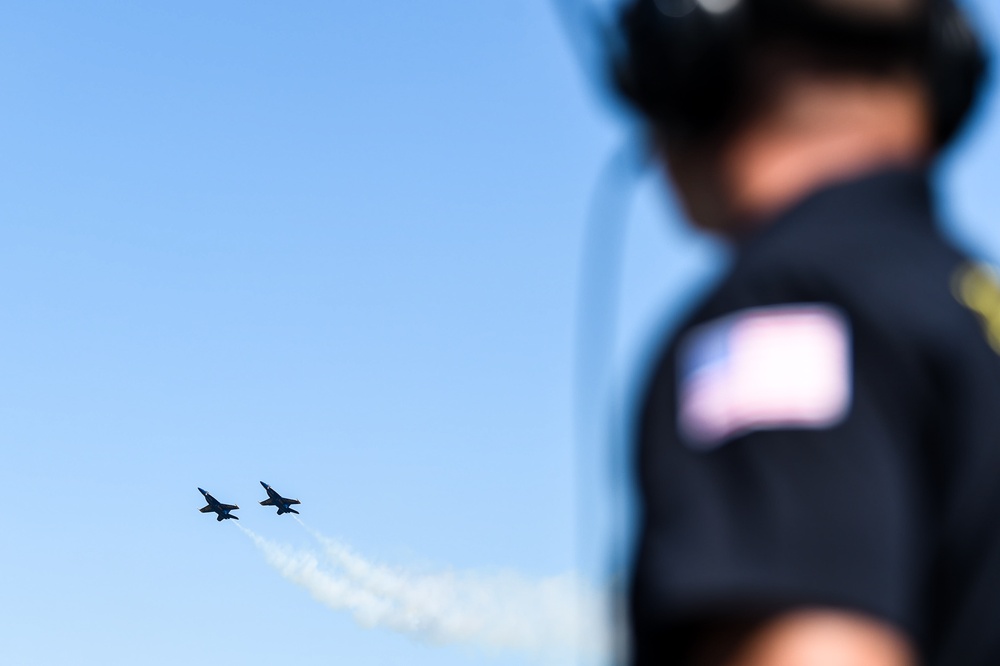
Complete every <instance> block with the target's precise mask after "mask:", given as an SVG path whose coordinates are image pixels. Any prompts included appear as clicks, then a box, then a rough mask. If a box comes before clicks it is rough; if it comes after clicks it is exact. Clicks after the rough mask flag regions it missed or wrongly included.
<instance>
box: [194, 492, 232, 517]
mask: <svg viewBox="0 0 1000 666" xmlns="http://www.w3.org/2000/svg"><path fill="white" fill-rule="evenodd" d="M198 490H201V494H202V495H204V496H205V499H206V500H207V501H208V506H205V507H202V508H201V509H199V511H201V512H202V513H211V512H212V511H214V512H215V513H217V514H219V515H218V517H217V518H216V520H218V521H223V520H227V519H229V518H232V519H233V520H239V519H240V517H239V516H234V515H233V514H231V513H229V512H230V511H235V510H236V509H238V508H240V507H238V506H236V505H235V504H223V503H222V502H220V501H219V500H217V499H215V498H214V497H212V496H211V495H209V494H208V491H207V490H202V489H201V488H199V489H198Z"/></svg>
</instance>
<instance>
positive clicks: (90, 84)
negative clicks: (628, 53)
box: [0, 0, 1000, 666]
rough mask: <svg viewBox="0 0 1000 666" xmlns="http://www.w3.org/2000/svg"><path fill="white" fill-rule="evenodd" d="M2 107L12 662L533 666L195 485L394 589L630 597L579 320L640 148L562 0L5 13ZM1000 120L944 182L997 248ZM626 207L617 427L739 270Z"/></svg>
mask: <svg viewBox="0 0 1000 666" xmlns="http://www.w3.org/2000/svg"><path fill="white" fill-rule="evenodd" d="M418 4H419V7H418V6H417V5H418ZM972 4H973V5H974V8H975V9H976V10H977V15H978V16H980V17H981V20H982V23H983V26H984V29H986V30H987V31H989V32H990V34H993V35H995V34H997V32H998V30H1000V8H998V7H996V6H995V3H993V4H990V3H989V2H988V1H987V0H978V2H975V3H972ZM0 87H2V90H3V91H4V93H3V103H2V104H0V154H2V155H3V159H0V284H2V285H3V286H2V287H0V322H2V325H0V474H2V478H3V483H4V493H5V497H6V498H7V503H6V506H5V509H6V510H5V511H4V517H3V519H2V525H3V529H2V530H0V572H3V573H2V574H0V597H2V598H3V600H4V603H3V604H2V606H0V663H3V664H12V665H17V666H20V665H31V666H46V665H48V664H66V663H74V664H102V665H106V666H113V665H117V664H135V663H143V664H150V665H156V664H174V663H178V661H180V660H183V662H184V663H187V664H193V665H199V664H206V665H207V664H242V663H248V662H250V661H251V660H266V659H272V660H275V661H280V662H284V663H294V664H301V665H309V664H330V663H342V664H352V665H356V666H381V665H389V664H392V665H396V664H403V663H405V664H410V665H413V666H422V665H424V664H427V665H430V664H434V665H435V666H448V665H449V664H501V663H502V664H515V665H516V664H521V663H524V664H530V663H539V662H538V661H537V660H535V659H533V658H531V657H528V656H524V655H523V654H521V653H520V652H517V651H513V652H504V651H499V652H493V651H491V650H489V649H483V648H480V647H476V646H475V645H473V644H468V645H461V644H457V645H452V644H444V645H441V644H431V643H427V642H426V641H421V640H418V639H414V637H413V636H412V635H406V634H405V633H400V632H399V631H393V630H391V629H388V628H379V627H376V628H367V627H364V626H362V625H360V624H358V623H357V622H356V620H355V618H354V617H353V616H352V615H351V613H349V612H338V611H335V610H332V609H330V608H328V607H326V606H324V605H323V604H321V603H319V602H317V601H316V600H314V599H313V598H312V597H311V596H310V594H309V593H308V592H307V591H306V590H305V589H303V588H302V587H301V586H297V585H295V584H292V583H290V582H289V581H288V580H286V579H284V578H282V576H281V575H280V574H279V572H277V571H276V570H275V569H274V568H273V567H271V566H269V565H268V563H267V561H266V560H265V558H264V557H263V556H262V555H263V554H262V553H261V552H260V551H259V550H257V549H256V548H255V547H254V545H253V543H252V542H251V541H250V540H249V539H247V538H246V537H245V536H244V535H243V534H241V533H240V531H239V530H238V529H236V528H235V527H234V525H232V523H231V522H230V523H225V524H221V525H220V524H218V523H216V522H215V521H214V520H212V519H211V517H210V516H203V515H201V514H199V513H198V512H197V509H198V508H199V507H200V506H202V502H201V497H200V495H199V494H198V492H197V490H196V488H197V487H198V486H201V487H204V488H206V489H208V490H210V491H211V492H212V493H213V494H215V495H216V497H218V498H219V499H221V500H223V501H226V502H232V503H236V504H239V505H240V506H241V507H242V508H241V510H240V512H239V514H240V515H241V517H242V520H241V523H240V524H241V525H243V526H245V527H247V528H249V529H251V530H253V531H254V532H255V533H256V534H259V535H260V536H262V537H264V538H266V539H268V540H270V541H271V542H274V543H277V544H284V545H286V546H288V547H290V548H292V549H295V552H305V551H310V552H311V551H318V550H319V549H320V546H319V545H318V544H317V542H316V541H315V540H314V539H313V538H312V537H311V536H310V534H309V533H308V532H307V531H305V530H303V529H302V527H301V526H300V525H299V524H297V523H295V522H293V521H291V520H289V519H288V518H289V517H288V516H282V517H281V518H280V519H279V518H278V517H277V516H275V515H273V511H269V510H266V509H265V508H263V507H260V506H257V504H256V503H257V502H258V501H259V500H261V499H263V498H264V494H263V490H262V489H261V488H260V486H259V485H258V481H259V480H264V481H267V482H268V483H270V484H272V485H274V486H275V488H276V489H278V490H279V491H280V492H282V493H283V494H286V495H291V496H294V497H298V498H299V499H301V500H302V501H303V505H302V507H301V510H302V518H303V520H304V521H305V522H306V524H307V525H308V526H309V527H311V528H313V529H315V530H317V531H319V532H321V533H322V534H324V535H326V536H328V537H330V538H335V539H337V540H339V541H340V542H342V543H345V544H349V545H350V547H351V548H352V549H354V551H356V552H357V553H361V554H363V555H364V557H366V558H368V559H369V560H370V561H372V562H376V563H380V564H383V565H386V566H388V567H392V570H393V571H395V572H397V573H399V572H401V574H400V575H411V574H412V575H415V576H419V575H424V574H427V573H428V572H443V571H455V572H475V575H482V576H487V577H489V576H494V575H496V572H500V571H512V572H517V573H518V575H519V576H521V577H523V578H524V579H525V580H529V581H530V580H537V579H542V578H545V577H549V576H554V575H558V574H563V573H566V572H571V571H581V572H582V573H583V575H584V576H585V578H587V579H588V580H590V581H592V584H593V585H596V586H599V585H601V584H602V583H603V580H602V579H603V577H604V572H605V570H606V563H607V561H608V560H609V556H608V554H607V551H608V549H609V547H608V546H607V543H608V540H609V538H610V537H609V536H608V532H609V527H608V515H614V513H613V510H611V509H608V508H607V507H608V506H609V505H614V504H615V502H617V501H618V500H617V499H616V497H617V496H620V495H621V490H622V488H623V484H622V482H621V479H620V478H616V476H615V474H616V472H615V470H620V458H616V457H615V456H614V455H612V451H610V450H608V449H603V448H600V446H598V445H596V444H594V442H593V441H591V443H590V444H583V445H581V444H580V443H579V442H577V440H576V439H575V437H576V435H575V425H576V423H577V419H578V417H579V415H578V414H575V413H574V409H573V405H574V399H575V398H574V390H575V389H574V384H573V377H574V366H573V363H574V344H575V336H576V317H577V309H576V304H577V291H578V288H579V284H580V258H581V243H582V238H583V230H584V220H585V218H586V216H587V213H588V207H589V202H590V198H591V196H592V194H593V190H594V186H595V183H596V182H597V180H598V178H599V174H600V172H601V170H602V168H603V167H604V165H605V163H606V162H607V160H608V159H609V158H610V156H611V154H612V153H613V152H614V150H615V149H616V147H617V146H619V145H620V144H621V143H622V142H623V141H624V140H625V139H626V137H627V136H629V134H630V133H631V131H632V130H631V128H630V127H629V126H628V123H627V122H626V120H625V119H623V118H622V117H620V116H618V115H616V114H615V113H614V112H613V111H612V110H611V108H610V107H609V106H608V105H607V104H606V103H604V102H603V101H602V100H601V99H599V97H598V96H596V95H595V94H594V91H593V89H592V87H591V86H590V83H589V82H588V80H587V78H586V75H585V73H584V72H583V71H581V68H580V65H579V63H578V61H577V60H575V58H574V55H573V53H572V52H571V50H570V48H569V45H568V43H567V40H566V38H565V35H564V34H563V32H562V30H561V28H560V25H559V23H558V21H557V20H556V17H555V15H554V13H553V11H552V9H551V7H550V5H549V4H548V3H544V2H541V1H540V0H539V1H535V0H503V1H502V2H499V3H493V4H483V3H472V2H462V1H459V0H426V1H425V2H421V3H413V2H403V1H402V0H387V1H385V2H380V3H350V4H347V3H337V5H336V6H335V4H334V3H323V2H319V1H314V0H298V1H297V2H294V3H291V2H287V3H279V2H263V1H257V0H243V1H240V2H236V1H234V0H214V1H213V2H191V1H188V0H179V1H175V2H172V3H155V2H145V3H122V2H112V1H110V0H107V1H95V2H88V3H78V2H68V1H67V2H55V1H49V0H43V1H39V2H33V3H8V4H7V5H5V6H4V7H3V8H2V9H0ZM996 105H997V100H996V97H995V95H993V94H991V95H990V97H989V98H988V100H987V104H985V105H984V106H983V109H982V113H980V115H979V117H978V119H977V122H976V124H975V126H974V127H973V131H972V132H970V133H969V135H968V136H967V137H966V138H965V140H964V141H963V143H962V144H961V145H960V146H959V148H958V149H957V150H956V151H955V152H954V154H953V155H952V156H950V158H949V160H948V162H947V164H946V166H945V168H944V169H943V172H942V179H941V180H942V183H943V187H944V191H945V192H946V195H947V198H946V206H945V209H946V210H947V211H948V212H949V213H950V214H951V215H952V216H953V217H954V218H955V219H957V220H961V222H960V223H955V224H954V225H952V227H951V229H952V231H953V232H954V233H955V234H956V236H957V237H958V238H960V239H961V240H962V242H964V243H966V244H968V245H970V246H974V247H975V248H976V249H977V251H980V252H982V253H983V254H985V255H987V256H992V257H998V256H1000V234H998V232H997V231H996V228H995V224H996V222H995V221H996V219H997V217H998V213H1000V200H998V198H997V197H996V195H995V189H996V183H997V175H996V170H995V165H996V163H997V157H998V156H1000V125H998V122H1000V114H997V113H995V110H996ZM634 190H635V192H634V196H632V198H631V204H630V206H629V207H628V208H627V210H623V211H622V212H621V216H622V223H625V221H626V218H627V220H628V221H627V223H628V236H627V239H626V244H625V268H624V270H623V272H622V276H621V285H622V287H621V298H620V303H619V305H620V317H619V319H618V321H619V325H618V337H617V342H616V343H615V346H614V350H613V351H614V355H613V358H614V363H613V368H614V382H613V384H614V386H615V387H616V393H615V395H616V396H617V397H616V399H617V400H618V401H619V402H621V401H622V400H623V399H624V398H623V396H628V395H629V392H630V390H631V388H630V387H631V386H633V385H634V381H633V379H634V377H635V376H636V373H635V370H634V369H635V367H636V361H637V359H641V358H642V357H643V354H644V353H645V352H646V350H648V348H649V344H650V341H651V340H654V339H656V337H657V336H658V335H659V333H660V332H661V331H662V330H663V327H664V326H665V325H667V324H668V323H669V321H670V320H671V318H672V317H673V316H674V315H675V313H676V312H678V311H679V309H680V308H682V307H683V305H684V303H685V302H686V301H687V300H688V299H690V298H691V294H692V293H694V292H693V291H692V289H696V288H697V287H698V285H703V284H705V281H706V279H707V278H708V277H709V276H711V275H712V274H713V273H714V272H715V271H717V270H718V268H719V265H720V256H721V255H720V252H719V251H718V250H717V248H714V247H712V246H711V245H709V244H708V243H706V242H704V241H703V240H699V239H697V238H696V237H694V236H693V235H692V234H691V233H690V232H688V231H687V230H686V229H685V228H684V227H683V226H682V224H681V223H680V222H679V220H678V218H677V215H676V213H675V211H674V209H673V207H672V205H671V203H670V201H669V196H667V195H666V194H665V192H664V191H663V190H662V188H661V187H660V186H659V185H658V182H657V180H656V178H655V176H653V175H648V176H646V177H643V178H642V179H640V180H639V181H638V182H637V183H636V184H635V186H634ZM598 315H599V313H598ZM605 417H606V415H596V416H595V417H594V418H596V419H598V420H599V419H602V418H605ZM609 449H610V447H609ZM615 460H618V463H615ZM616 465H617V466H616ZM609 470H610V471H609ZM619 531H620V530H619ZM621 538H622V537H621V535H620V534H619V535H618V536H617V537H615V539H617V540H620V539H621ZM610 549H611V550H614V548H610ZM611 559H612V560H613V559H614V558H613V557H611Z"/></svg>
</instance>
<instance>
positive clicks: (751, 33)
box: [615, 0, 1000, 666]
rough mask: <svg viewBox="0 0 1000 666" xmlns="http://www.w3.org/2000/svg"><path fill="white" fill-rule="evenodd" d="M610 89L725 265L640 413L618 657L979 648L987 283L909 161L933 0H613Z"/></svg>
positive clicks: (938, 108)
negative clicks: (947, 233)
mask: <svg viewBox="0 0 1000 666" xmlns="http://www.w3.org/2000/svg"><path fill="white" fill-rule="evenodd" d="M621 25H622V37H623V40H622V41H623V49H622V53H620V54H619V55H618V58H617V62H616V63H615V68H616V72H617V84H618V87H619V92H621V93H622V94H623V95H624V97H625V98H626V99H627V100H628V101H629V102H630V103H631V104H632V105H633V106H634V107H635V108H636V109H637V110H638V111H639V112H640V113H641V114H642V116H643V119H644V121H645V122H646V123H647V124H648V126H649V130H650V135H651V137H652V139H651V140H652V143H653V144H654V146H655V151H656V153H657V155H658V156H659V157H660V158H662V163H663V164H664V165H665V167H666V172H667V174H668V176H669V178H670V179H671V181H672V182H673V185H674V186H675V189H676V192H677V194H678V197H679V199H680V201H681V203H682V205H683V207H684V208H685V210H686V213H687V215H688V217H689V218H690V220H691V222H692V223H693V224H694V225H696V226H697V227H699V228H701V229H703V230H705V231H708V232H710V233H713V234H715V235H718V236H720V237H722V238H723V239H725V240H726V241H728V243H730V244H731V246H732V247H733V250H734V257H733V261H732V265H731V267H730V268H729V270H728V273H727V274H726V275H725V276H724V277H723V278H722V279H721V281H720V282H719V284H718V285H717V286H716V287H715V288H714V290H713V291H712V292H711V293H710V294H709V295H708V296H707V298H705V299H704V300H703V301H702V302H701V304H700V305H698V306H697V307H696V308H695V309H694V311H693V313H692V314H691V315H690V316H689V317H688V318H687V320H686V321H685V322H684V323H683V324H682V325H681V326H680V328H679V331H678V332H677V334H676V335H675V336H673V339H671V340H670V341H669V342H668V344H666V345H665V347H664V350H663V352H662V354H661V355H660V357H659V359H658V361H657V364H656V365H655V367H654V368H653V369H652V372H651V373H650V376H649V379H648V385H647V387H646V391H645V394H644V400H643V405H642V409H641V413H640V416H639V423H638V431H637V439H638V452H637V460H636V468H637V473H638V482H639V488H640V503H641V520H640V533H639V537H638V543H637V549H636V554H635V560H634V566H633V574H632V583H631V592H630V609H631V628H632V652H633V657H632V660H633V663H634V664H636V665H637V666H653V665H658V666H661V665H671V664H676V665H679V666H689V665H690V666H916V665H917V664H925V665H928V666H987V665H991V666H995V665H997V664H1000V631H996V630H995V628H994V626H993V625H994V624H995V623H996V622H998V621H1000V356H998V351H1000V288H998V286H997V283H996V281H995V279H994V277H993V275H992V273H991V271H990V270H989V269H987V268H985V267H984V266H982V265H980V264H978V263H976V262H975V261H973V260H971V259H970V258H969V257H967V256H966V255H965V254H963V253H962V252H961V251H959V250H958V249H956V248H955V247H953V246H952V245H951V244H950V243H949V242H948V241H947V240H945V239H944V238H943V237H942V235H941V232H940V231H939V229H938V219H937V215H936V213H935V201H934V195H933V191H932V187H931V185H930V183H929V176H928V173H929V170H930V169H931V168H932V167H933V165H934V163H935V160H936V158H937V157H938V155H939V154H940V153H941V151H942V150H943V149H944V148H946V146H947V145H948V144H949V142H950V141H951V140H952V138H953V136H954V135H955V133H956V132H957V131H958V130H959V128H960V127H961V125H962V123H963V121H964V118H965V116H966V115H967V112H968V110H969V108H970V107H971V105H972V103H973V101H974V99H975V97H976V93H977V88H978V86H979V82H980V80H981V77H982V74H983V71H984V68H985V59H984V56H983V54H982V51H981V48H980V45H979V42H978V40H977V38H976V36H975V34H974V33H973V31H972V29H971V27H970V25H969V23H968V21H967V19H966V17H965V16H964V15H963V13H962V12H961V11H960V9H959V8H958V7H957V6H956V5H955V4H954V3H953V2H951V0H941V1H938V0H854V1H850V0H633V1H632V2H629V3H628V4H627V5H626V6H625V7H624V9H623V10H622V14H621Z"/></svg>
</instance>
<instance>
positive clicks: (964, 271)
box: [951, 263, 1000, 354]
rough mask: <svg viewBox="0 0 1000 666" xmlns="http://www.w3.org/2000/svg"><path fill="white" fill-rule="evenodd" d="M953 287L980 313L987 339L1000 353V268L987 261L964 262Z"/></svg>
mask: <svg viewBox="0 0 1000 666" xmlns="http://www.w3.org/2000/svg"><path fill="white" fill-rule="evenodd" d="M951 291H952V293H953V294H954V295H955V298H957V299H958V302H959V303H961V304H962V305H964V306H965V307H967V308H969V309H970V310H972V311H973V312H975V313H976V314H977V315H979V319H980V321H981V322H982V324H983V332H984V333H985V334H986V340H987V341H988V342H989V343H990V346H991V347H993V351H995V352H997V353H998V354H1000V277H998V274H997V270H996V269H995V268H993V267H992V266H989V265H987V264H980V263H976V264H973V263H969V264H964V265H962V266H961V267H960V268H959V269H958V270H957V271H955V275H954V276H953V277H952V280H951Z"/></svg>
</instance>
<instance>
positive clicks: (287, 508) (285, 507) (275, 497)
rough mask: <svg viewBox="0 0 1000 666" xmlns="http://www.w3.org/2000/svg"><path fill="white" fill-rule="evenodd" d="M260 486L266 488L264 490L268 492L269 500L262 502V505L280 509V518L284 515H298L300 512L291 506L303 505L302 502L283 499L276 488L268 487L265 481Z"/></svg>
mask: <svg viewBox="0 0 1000 666" xmlns="http://www.w3.org/2000/svg"><path fill="white" fill-rule="evenodd" d="M260 485H262V486H264V490H266V491H267V499H266V500H263V501H262V502H261V505H263V506H276V507H278V515H279V516H280V515H281V514H283V513H298V511H296V510H295V509H293V508H292V507H291V505H292V504H302V502H300V501H298V500H293V499H288V498H287V497H282V496H281V495H279V494H278V492H277V491H276V490H275V489H274V488H272V487H271V486H269V485H267V484H266V483H264V482H263V481H261V482H260Z"/></svg>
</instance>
